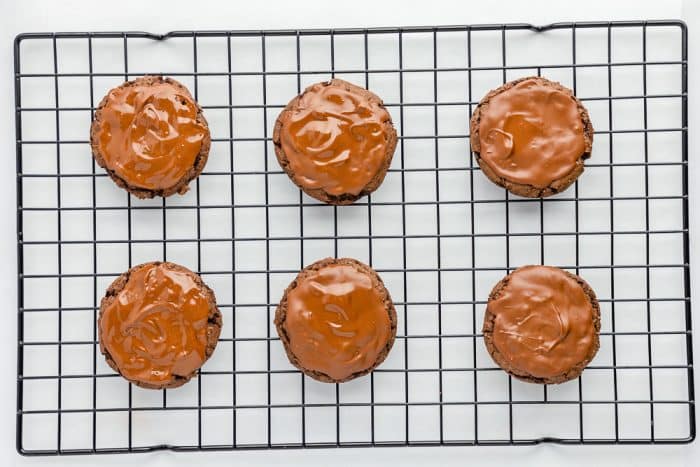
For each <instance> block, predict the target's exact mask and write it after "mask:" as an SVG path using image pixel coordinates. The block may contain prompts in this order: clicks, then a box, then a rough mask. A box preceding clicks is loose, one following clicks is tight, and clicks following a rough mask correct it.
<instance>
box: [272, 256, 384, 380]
mask: <svg viewBox="0 0 700 467" xmlns="http://www.w3.org/2000/svg"><path fill="white" fill-rule="evenodd" d="M275 326H276V327H277V333H278V334H279V337H280V340H281V341H282V344H283V345H284V349H285V351H286V353H287V357H289V361H290V362H291V363H292V365H294V366H296V367H297V368H299V369H300V370H301V371H302V372H303V373H304V374H306V375H308V376H310V377H311V378H314V379H316V380H318V381H322V382H326V383H342V382H344V381H349V380H351V379H354V378H357V377H359V376H362V375H366V374H367V373H369V372H370V371H372V370H374V368H376V367H377V366H378V365H379V364H381V363H382V362H383V361H384V359H385V358H386V356H387V355H388V354H389V351H390V350H391V347H392V345H393V344H394V339H395V338H396V310H395V309H394V304H393V303H392V301H391V297H390V296H389V292H388V291H387V290H386V288H385V287H384V283H383V282H382V280H381V278H380V277H379V276H378V275H377V273H376V272H375V271H374V270H373V269H372V268H370V267H369V266H367V265H366V264H363V263H361V262H359V261H357V260H354V259H350V258H339V259H334V258H326V259H322V260H320V261H317V262H315V263H313V264H311V265H309V266H307V267H306V268H304V269H303V270H302V271H301V272H300V273H299V275H298V276H297V277H296V279H294V281H292V283H291V284H289V287H287V289H286V290H285V291H284V296H283V297H282V300H281V301H280V304H279V306H278V307H277V311H276V313H275Z"/></svg>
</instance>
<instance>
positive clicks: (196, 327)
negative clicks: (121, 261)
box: [98, 262, 222, 389]
mask: <svg viewBox="0 0 700 467" xmlns="http://www.w3.org/2000/svg"><path fill="white" fill-rule="evenodd" d="M221 326H222V318H221V312H220V311H219V309H218V308H217V306H216V297H215V296H214V292H213V291H212V290H211V289H210V288H209V287H207V285H206V284H205V283H204V282H203V281H202V279H201V278H200V277H199V275H197V274H195V273H194V272H192V271H190V270H189V269H187V268H185V267H183V266H180V265H177V264H174V263H161V262H153V263H145V264H141V265H138V266H134V267H133V268H131V269H129V270H128V271H126V272H125V273H123V274H122V275H121V276H119V277H118V278H117V279H116V280H115V281H114V282H112V284H111V285H110V286H109V288H108V289H107V292H106V294H105V296H104V298H103V299H102V301H101V303H100V315H99V319H98V329H99V335H100V351H101V352H102V354H103V355H104V356H105V359H106V360H107V363H108V364H109V366H110V367H112V368H113V369H114V371H116V372H118V373H119V374H121V375H122V376H123V377H124V378H126V379H127V380H129V381H131V382H132V383H134V384H136V385H137V386H140V387H143V388H150V389H162V388H175V387H178V386H182V385H183V384H185V383H186V382H187V381H189V380H190V379H191V378H192V377H193V376H194V375H195V374H196V373H197V370H198V369H199V368H200V367H201V366H202V365H203V364H204V362H206V361H207V359H208V358H209V357H210V356H211V354H212V353H213V352H214V348H215V347H216V343H217V342H218V340H219V334H220V333H221Z"/></svg>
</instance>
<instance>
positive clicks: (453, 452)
mask: <svg viewBox="0 0 700 467" xmlns="http://www.w3.org/2000/svg"><path fill="white" fill-rule="evenodd" d="M407 3H408V2H398V1H396V2H391V1H385V2H377V1H376V0H375V1H363V0H355V1H354V2H352V3H348V4H346V5H343V6H342V7H335V6H334V5H333V3H331V2H328V1H301V0H299V1H295V2H289V1H287V2H285V1H279V2H277V1H275V2H273V1H269V2H246V3H243V2H197V3H194V2H183V1H177V0H170V1H150V2H145V1H143V0H141V1H132V0H123V1H120V2H119V4H118V6H116V4H115V5H114V6H113V5H109V6H108V5H105V4H104V3H102V2H95V1H92V2H91V1H77V0H73V1H62V2H50V1H44V2H42V1H38V0H24V1H21V2H16V4H15V3H11V2H10V1H8V0H3V2H2V9H0V11H1V12H2V14H1V16H0V69H2V70H3V72H2V73H0V154H1V156H2V157H1V158H0V164H2V165H1V166H0V169H1V170H0V177H3V179H2V180H0V200H1V201H0V219H2V220H3V222H2V227H0V257H1V258H3V259H4V260H5V261H4V264H5V267H4V268H2V271H0V293H2V296H3V297H5V303H6V304H7V305H6V306H5V307H4V310H3V312H4V313H5V314H6V319H5V321H4V323H6V325H5V326H3V327H2V328H0V336H1V339H0V342H2V343H3V344H2V346H3V348H2V351H3V352H2V353H1V356H0V374H3V375H5V378H4V379H5V381H4V383H3V384H2V385H0V462H1V463H2V465H36V464H40V465H47V464H48V463H52V464H58V465H94V464H96V463H97V462H100V463H104V464H107V465H123V464H126V465H129V464H135V463H138V464H148V465H191V464H192V463H195V464H201V465H203V464H207V463H209V464H218V465H224V463H226V464H231V463H239V464H242V465H248V464H256V465H296V464H301V463H304V464H307V465H309V464H310V465H328V464H331V463H332V464H334V465H354V464H362V465H375V464H376V465H380V464H381V465H385V464H388V463H392V462H396V463H401V464H403V465H420V464H431V465H448V464H449V465H458V464H459V465H463V464H466V463H468V464H471V465H478V464H481V463H485V464H494V465H503V464H505V463H516V462H517V463H519V464H525V465H529V464H538V465H564V464H566V465H613V464H616V465H659V464H661V463H664V464H666V465H688V466H690V465H698V464H700V447H699V446H698V443H697V442H696V443H693V444H691V445H688V446H601V447H594V446H591V447H589V446H585V447H580V446H574V447H564V446H556V445H543V446H533V447H518V448H514V447H504V448H486V447H484V448H401V449H396V448H393V449H389V448H382V449H340V450H337V449H325V450H306V451H303V450H291V451H279V450H277V451H261V452H226V453H191V454H176V453H169V452H161V453H155V454H147V455H120V456H99V457H94V456H90V457H70V458H22V457H20V456H19V455H17V454H16V452H15V448H14V443H15V417H14V411H15V378H14V375H15V374H16V368H15V365H16V363H15V362H16V360H15V349H16V344H15V342H16V335H15V330H16V327H15V324H16V323H15V304H16V268H15V264H16V259H15V251H16V248H15V245H16V239H15V235H16V234H15V232H16V229H15V223H14V219H15V179H14V172H15V166H14V165H15V162H14V161H15V158H14V151H15V149H14V144H13V141H14V118H13V117H14V113H13V100H12V98H13V88H12V85H13V82H12V69H13V67H12V38H13V37H14V36H15V35H16V34H17V33H20V32H29V31H72V30H75V31H84V30H96V31H99V30H144V31H149V32H156V33H160V32H167V31H170V30H182V29H274V28H314V27H318V28H327V27H366V26H367V27H368V26H400V25H401V26H407V25H441V24H478V23H503V22H530V23H534V24H546V23H550V22H556V21H571V20H576V21H580V20H625V19H668V18H672V19H676V18H681V19H683V20H685V21H686V22H687V23H688V25H689V28H690V57H689V58H690V76H689V83H690V131H689V133H690V176H691V179H690V190H691V244H694V240H695V239H696V238H697V232H700V230H698V229H697V228H696V227H697V216H695V215H694V213H693V212H692V206H693V205H694V203H693V202H692V200H694V199H695V193H694V191H695V190H694V184H695V180H696V179H697V175H698V173H697V172H698V171H697V168H696V164H695V161H694V156H695V155H696V154H697V144H696V138H695V137H694V131H693V130H694V129H695V128H696V127H697V126H698V125H697V124H696V122H697V121H698V116H699V111H700V99H698V96H700V94H696V93H695V92H694V86H693V83H694V82H698V79H697V78H696V76H699V75H700V73H699V72H698V71H699V65H700V63H698V62H700V59H697V58H696V57H698V54H697V50H700V40H698V38H699V37H700V35H698V33H697V30H698V28H700V2H697V1H685V2H684V1H681V0H667V1H664V2H641V1H626V0H625V1H616V2H610V1H599V0H588V1H586V2H576V3H574V2H562V1H544V0H540V1H535V0H532V1H530V2H522V1H507V0H501V1H499V2H481V3H480V4H476V2H474V4H469V3H468V2H464V1H438V0H433V1H431V2H430V3H425V4H424V5H422V6H421V5H418V4H416V5H415V6H412V7H409V6H407V5H406V4H407ZM482 3H483V4H482ZM3 22H4V23H6V24H3ZM696 256H697V255H696V254H695V252H694V251H691V260H692V261H691V264H692V267H691V270H693V274H695V272H694V269H695V268H697V265H698V262H697V261H696ZM693 282H694V281H693ZM692 295H693V297H694V302H695V303H694V305H695V304H696V303H697V300H696V297H697V296H698V293H697V292H696V291H694V292H693V294H692ZM694 325H695V326H694V327H696V326H697V319H695V320H694ZM697 340H698V339H697V337H696V339H695V341H696V353H695V355H696V356H697V355H698V353H697V352H698V350H697V349H698V347H697Z"/></svg>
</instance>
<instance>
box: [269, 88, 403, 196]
mask: <svg viewBox="0 0 700 467" xmlns="http://www.w3.org/2000/svg"><path fill="white" fill-rule="evenodd" d="M272 139H273V142H274V144H275V154H276V155H277V160H278V161H279V163H280V165H281V166H282V168H283V169H284V171H285V172H286V173H287V175H288V176H289V178H291V179H292V181H293V182H294V183H295V184H296V185H297V186H298V187H299V188H301V189H302V190H304V192H305V193H306V194H308V195H309V196H312V197H314V198H316V199H318V200H320V201H323V202H325V203H329V204H336V205H340V204H351V203H353V202H355V201H356V200H357V199H359V198H361V197H363V196H365V195H367V194H369V193H371V192H373V191H374V190H376V189H377V187H379V185H381V183H382V181H383V180H384V176H385V175H386V171H387V169H388V168H389V165H390V164H391V159H392V157H393V156H394V150H395V149H396V140H397V138H396V130H395V129H394V126H393V124H392V123H391V116H390V115H389V112H387V110H386V108H385V107H384V104H383V103H382V100H381V99H380V98H379V97H377V95H375V94H374V93H372V92H370V91H368V90H367V89H364V88H361V87H359V86H355V85H354V84H351V83H348V82H346V81H343V80H340V79H333V80H331V81H328V82H324V83H317V84H314V85H312V86H309V87H308V88H306V90H305V91H304V92H303V93H301V94H300V95H299V96H297V97H295V98H294V99H292V100H291V102H289V104H287V107H285V109H284V110H283V111H282V113H280V115H279V117H277V121H276V122H275V129H274V133H273V137H272Z"/></svg>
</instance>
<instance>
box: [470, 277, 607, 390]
mask: <svg viewBox="0 0 700 467" xmlns="http://www.w3.org/2000/svg"><path fill="white" fill-rule="evenodd" d="M483 332H484V343H485V344H486V348H487V349H488V351H489V353H490V354H491V357H492V358H493V359H494V361H495V362H496V363H497V364H498V365H499V366H500V367H501V368H503V369H504V370H505V371H507V372H508V373H510V374H511V375H513V376H515V377H516V378H519V379H521V380H523V381H528V382H531V383H543V384H554V383H563V382H565V381H569V380H571V379H574V378H577V377H578V376H579V375H580V374H581V372H582V371H583V369H584V368H585V367H586V365H588V363H590V361H591V360H592V359H593V357H594V356H595V354H596V352H597V351H598V347H599V338H598V334H599V332H600V307H599V306H598V300H597V299H596V297H595V293H594V292H593V290H592V289H591V288H590V286H589V285H588V284H587V283H586V281H584V280H583V279H581V278H580V277H578V276H575V275H574V274H571V273H569V272H566V271H564V270H562V269H559V268H555V267H551V266H524V267H521V268H518V269H516V270H515V271H513V272H512V273H511V274H509V275H507V276H506V277H504V278H503V279H502V280H501V281H500V282H499V283H498V284H496V286H495V287H494V288H493V290H492V291H491V295H490V296H489V301H488V305H487V306H486V314H485V316H484V329H483Z"/></svg>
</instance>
